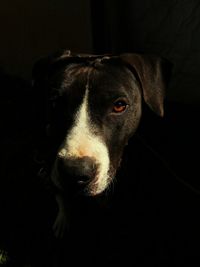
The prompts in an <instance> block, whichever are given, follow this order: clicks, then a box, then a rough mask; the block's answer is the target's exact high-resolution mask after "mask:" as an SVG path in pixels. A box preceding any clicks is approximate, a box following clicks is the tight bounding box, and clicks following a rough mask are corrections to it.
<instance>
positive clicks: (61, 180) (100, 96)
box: [50, 60, 141, 196]
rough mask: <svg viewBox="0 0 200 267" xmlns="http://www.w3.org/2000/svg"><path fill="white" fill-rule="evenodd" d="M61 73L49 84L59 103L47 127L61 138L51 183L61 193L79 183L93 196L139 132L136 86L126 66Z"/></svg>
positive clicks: (100, 66) (107, 181)
mask: <svg viewBox="0 0 200 267" xmlns="http://www.w3.org/2000/svg"><path fill="white" fill-rule="evenodd" d="M61 73H62V75H60V76H59V83H58V80H56V81H54V82H55V84H56V86H55V85H53V87H54V93H55V94H57V99H58V100H57V101H55V102H54V103H53V107H52V110H53V111H52V114H53V120H52V122H51V123H50V128H54V130H53V131H54V134H55V136H56V134H58V133H59V134H58V135H59V136H60V137H59V138H60V139H59V141H58V145H59V146H58V150H57V156H56V160H55V162H54V166H53V169H52V180H53V182H54V183H55V185H57V186H58V187H59V188H62V189H63V188H65V187H66V188H67V187H68V188H70V186H71V185H72V184H73V185H75V184H77V186H79V185H81V190H82V191H84V193H86V194H88V195H93V196H94V195H97V194H100V193H101V192H103V191H104V190H105V189H106V188H108V186H109V184H110V182H111V181H112V179H113V178H114V176H115V173H116V171H117V169H118V167H119V165H120V161H121V157H122V153H123V149H124V147H125V145H126V144H127V142H128V139H129V138H130V136H131V135H132V134H133V133H134V132H135V130H136V129H137V126H138V124H139V120H140V117H141V92H140V86H139V83H138V82H137V80H136V78H135V77H134V75H133V74H132V72H131V71H130V70H129V69H128V68H126V67H124V66H122V65H120V64H119V63H117V64H107V62H106V60H105V62H104V63H101V62H97V63H96V64H94V65H93V66H83V65H81V64H72V65H71V66H68V67H67V68H66V69H65V68H64V69H62V72H61ZM55 77H56V78H54V79H58V77H57V76H55ZM52 80H53V78H52ZM58 84H59V86H58ZM55 114H56V115H55ZM56 125H59V126H58V127H56ZM61 132H62V134H61Z"/></svg>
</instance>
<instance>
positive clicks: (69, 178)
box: [55, 156, 97, 193]
mask: <svg viewBox="0 0 200 267" xmlns="http://www.w3.org/2000/svg"><path fill="white" fill-rule="evenodd" d="M55 168H56V173H57V176H58V177H57V178H58V179H59V180H60V181H59V182H60V183H61V186H62V188H67V187H69V188H73V189H74V190H75V191H80V192H83V193H89V192H88V188H89V187H91V186H92V184H95V179H96V178H95V177H96V173H97V164H96V163H95V160H94V159H93V158H90V157H86V156H84V157H80V158H73V157H71V158H67V159H66V158H61V157H58V158H57V159H56V166H55Z"/></svg>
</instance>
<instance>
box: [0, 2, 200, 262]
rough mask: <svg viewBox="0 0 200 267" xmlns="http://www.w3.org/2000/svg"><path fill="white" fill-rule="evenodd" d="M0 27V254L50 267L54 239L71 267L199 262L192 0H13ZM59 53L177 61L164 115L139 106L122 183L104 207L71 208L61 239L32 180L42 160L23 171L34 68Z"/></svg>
mask: <svg viewBox="0 0 200 267" xmlns="http://www.w3.org/2000/svg"><path fill="white" fill-rule="evenodd" d="M0 33H1V38H0V40H1V44H0V45H1V50H0V84H1V85H0V86H1V89H0V111H1V116H0V120H1V134H2V135H3V138H2V139H1V158H2V161H1V163H2V167H1V170H0V171H1V172H0V177H1V180H0V193H1V194H0V196H1V197H2V201H1V212H2V213H1V214H3V215H2V217H1V223H2V225H3V226H2V227H1V229H0V238H1V239H0V249H3V250H6V251H8V253H9V256H10V257H11V261H12V262H13V264H16V265H11V266H17V267H19V266H20V267H21V266H24V265H22V264H25V263H28V262H31V260H30V259H32V266H45V264H47V263H46V260H47V259H48V261H47V262H48V264H47V266H48V267H50V266H51V265H50V264H52V257H50V256H51V255H52V254H54V251H55V250H57V249H58V247H59V246H60V251H64V252H63V255H66V256H63V255H62V256H60V257H61V258H62V257H64V261H65V263H66V264H67V263H68V262H69V258H70V259H71V260H72V261H74V263H73V264H72V265H71V266H76V265H75V264H76V263H77V262H78V261H79V260H81V261H82V264H84V263H87V264H89V263H93V264H91V265H92V266H99V265H101V266H106V265H105V264H106V263H108V264H109V266H112V264H113V266H116V264H120V266H128V264H129V262H131V263H132V264H134V265H133V266H135V265H136V266H138V265H137V262H139V264H142V263H145V264H149V263H151V264H154V265H156V264H157V265H156V266H163V265H164V266H168V265H169V266H171V264H174V263H175V264H176V265H177V266H179V265H181V264H184V263H187V264H189V266H199V265H198V264H199V263H200V260H199V251H200V247H199V242H198V241H199V240H200V229H199V225H200V221H199V218H198V217H199V216H198V214H199V206H200V199H199V190H200V181H199V180H200V179H199V156H198V153H199V134H200V132H199V129H198V124H199V115H200V106H199V104H200V60H199V59H200V3H199V1H198V0H179V1H178V0H171V1H168V0H163V1H159V0H152V1H149V0H130V1H129V0H126V1H119V0H117V1H114V0H109V1H89V0H85V1H81V0H70V1H64V0H59V1H56V0H49V1H47V0H43V1H38V0H35V1H25V0H17V1H16V0H8V1H3V2H2V3H1V8H0ZM60 48H67V49H70V50H71V51H73V52H78V53H80V52H82V53H96V54H99V53H110V52H112V53H123V52H139V53H150V54H152V53H153V54H157V55H158V56H162V57H164V58H166V59H168V60H169V61H170V62H171V63H172V64H173V69H172V75H171V77H170V81H169V87H168V89H167V98H166V103H165V117H164V118H163V119H160V118H158V117H157V116H156V115H154V114H153V113H152V112H151V111H150V110H149V109H148V108H147V107H146V106H145V105H144V114H143V117H142V121H141V125H140V127H139V130H138V136H139V138H138V139H134V138H133V140H132V141H131V142H130V144H129V147H128V149H127V151H125V152H126V153H125V157H124V165H123V166H124V167H123V168H122V169H121V170H120V171H119V177H122V178H123V179H119V182H117V183H116V186H115V193H114V194H113V195H112V196H111V197H110V198H111V199H110V201H108V202H109V204H108V206H107V205H105V206H104V205H103V208H102V206H101V207H99V206H98V205H99V204H97V203H96V202H95V201H94V202H93V201H91V202H90V201H88V202H87V200H84V201H85V202H86V203H84V201H81V203H76V204H75V206H76V205H77V206H79V205H80V207H81V208H78V207H76V209H77V210H78V211H80V214H79V213H78V212H77V214H74V218H76V219H77V220H76V219H75V220H74V226H72V231H71V233H70V234H69V236H68V239H69V240H68V241H67V242H66V240H65V242H64V245H63V246H62V245H60V244H59V245H58V246H57V241H55V240H54V237H53V236H52V230H51V227H52V223H53V219H52V217H53V216H54V215H52V214H51V212H50V211H51V210H53V211H55V209H56V208H55V201H54V199H53V198H52V196H49V195H48V193H45V192H44V191H43V189H42V188H41V185H38V184H37V182H36V181H35V180H34V179H35V177H34V176H33V175H32V176H31V175H30V173H31V174H34V173H35V172H36V171H37V170H36V169H37V167H35V166H30V165H27V166H28V168H30V169H29V174H28V175H27V170H28V169H27V166H25V164H26V162H27V161H28V162H29V164H30V161H29V160H31V159H32V158H31V155H29V154H30V153H29V152H30V151H31V150H33V149H34V144H33V142H32V135H31V134H32V130H33V118H32V117H31V116H32V111H33V109H32V108H33V106H32V104H33V103H32V98H31V86H30V81H31V71H32V67H33V64H34V63H35V61H37V59H39V58H40V57H41V56H44V55H48V54H49V53H52V52H54V51H56V50H57V49H60ZM34 123H35V122H34ZM27 155H29V156H27ZM130 160H131V164H130ZM128 163H129V164H128ZM133 163H134V164H135V165H134V166H135V168H134V169H133ZM19 166H23V167H21V169H20V170H19ZM24 166H25V167H24ZM35 168H36V169H35ZM30 170H31V171H30ZM130 173H131V175H130ZM135 174H136V175H135ZM27 177H29V179H27ZM135 177H137V179H135ZM36 196H37V198H36ZM33 199H34V201H33ZM5 203H6V204H5ZM24 203H25V205H24ZM49 203H50V204H49ZM51 205H52V206H51ZM52 207H53V208H52ZM86 207H87V208H86ZM44 211H45V212H44ZM84 212H85V213H84ZM53 213H54V212H53ZM49 214H51V215H49ZM49 217H50V218H49ZM33 225H34V227H33ZM33 228H34V229H33ZM66 243H67V244H66ZM130 243H131V244H132V245H129V244H130ZM52 244H53V245H52ZM44 247H45V248H44ZM64 248H65V249H64ZM66 250H68V253H67V252H66ZM102 250H103V253H101V257H99V251H102ZM60 251H59V252H58V254H59V253H60ZM88 251H89V252H88ZM88 253H89V255H88ZM77 255H78V256H79V257H77ZM88 260H90V261H89V262H88ZM20 264H21V265H20ZM167 264H168V265H167ZM52 266H60V265H52ZM64 266H65V265H64ZM131 266H132V265H131Z"/></svg>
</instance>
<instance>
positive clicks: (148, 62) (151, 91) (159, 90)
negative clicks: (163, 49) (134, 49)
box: [120, 54, 166, 116]
mask: <svg viewBox="0 0 200 267" xmlns="http://www.w3.org/2000/svg"><path fill="white" fill-rule="evenodd" d="M120 58H121V59H122V61H123V62H125V63H126V64H128V65H129V67H130V69H131V68H132V69H133V71H134V72H136V74H137V76H138V79H139V82H140V84H141V87H142V93H143V97H144V101H145V102H146V103H147V105H148V106H149V107H150V108H151V109H152V110H153V111H154V112H155V113H157V114H158V115H159V116H163V115H164V106H163V102H164V97H165V87H166V79H165V76H164V72H165V71H166V70H165V67H164V65H165V64H164V60H163V59H161V58H159V57H156V56H148V55H140V54H122V55H120Z"/></svg>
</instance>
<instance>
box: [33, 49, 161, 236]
mask: <svg viewBox="0 0 200 267" xmlns="http://www.w3.org/2000/svg"><path fill="white" fill-rule="evenodd" d="M165 68H166V67H165V60H163V59H161V58H159V57H157V56H153V55H142V54H134V53H125V54H120V55H109V54H106V55H88V54H73V53H71V52H70V51H68V50H65V51H62V52H61V53H57V54H54V55H52V56H50V57H47V58H42V59H41V60H39V61H38V62H37V63H36V64H35V66H34V68H33V88H34V90H35V91H36V92H39V94H43V93H44V97H43V98H44V99H45V100H46V103H44V102H42V103H41V105H45V107H46V115H44V116H43V120H44V122H45V123H44V124H45V135H44V136H45V138H46V139H45V140H47V141H45V143H46V148H45V149H46V151H49V152H48V153H47V154H48V155H47V156H46V162H47V165H48V174H49V175H48V176H49V180H50V182H51V183H52V185H53V188H54V190H55V195H56V200H57V203H58V215H57V218H56V220H55V224H54V227H53V228H54V231H55V234H56V236H58V237H62V236H63V234H64V232H65V228H66V225H67V224H68V214H67V213H68V212H67V210H68V207H67V206H68V205H70V204H68V203H70V199H72V195H73V194H77V193H83V194H85V195H88V196H91V197H95V196H97V195H100V194H102V193H103V192H104V191H105V190H106V189H108V188H109V185H110V184H111V183H112V181H113V179H114V178H115V175H116V172H117V170H118V168H119V166H120V163H121V159H122V156H123V150H124V148H125V146H126V145H127V144H128V141H129V139H130V138H131V136H133V135H134V133H135V132H136V130H137V128H138V125H139V122H140V119H141V115H142V103H143V101H144V102H145V103H146V104H147V105H148V106H149V107H150V109H151V110H152V111H153V112H155V113H156V114H157V115H158V116H161V117H162V116H163V115H164V105H163V103H164V98H165V91H166V90H165V89H166V79H165ZM40 117H41V115H40ZM40 119H41V118H40ZM41 120H42V119H41Z"/></svg>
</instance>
